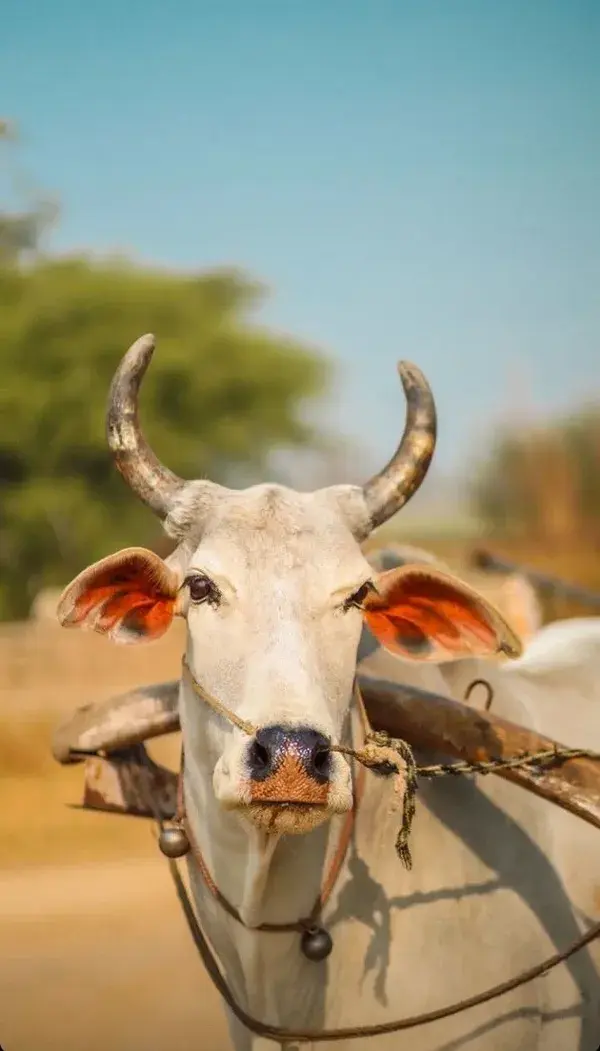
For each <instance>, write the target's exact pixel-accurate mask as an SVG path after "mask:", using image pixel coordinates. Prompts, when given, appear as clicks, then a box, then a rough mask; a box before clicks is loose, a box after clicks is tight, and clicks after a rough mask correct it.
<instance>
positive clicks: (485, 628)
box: [362, 565, 522, 661]
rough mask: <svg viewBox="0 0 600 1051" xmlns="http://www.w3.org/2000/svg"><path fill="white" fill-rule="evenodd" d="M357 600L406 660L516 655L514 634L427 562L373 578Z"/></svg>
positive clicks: (385, 642) (483, 602) (384, 640)
mask: <svg viewBox="0 0 600 1051" xmlns="http://www.w3.org/2000/svg"><path fill="white" fill-rule="evenodd" d="M374 584H375V588H376V590H375V591H373V592H371V593H370V594H369V595H368V596H367V598H366V599H365V601H364V602H363V603H362V609H363V613H364V618H365V621H366V623H367V626H368V627H369V629H370V630H371V632H372V633H373V635H374V636H375V637H376V638H377V640H378V641H379V642H380V643H381V645H382V646H384V647H385V648H386V649H387V650H389V651H390V652H391V653H395V654H396V655H397V656H399V657H404V658H405V659H406V660H417V661H444V660H457V659H459V658H461V657H476V656H478V657H490V656H493V655H494V654H497V653H505V654H506V655H507V656H509V657H518V656H519V655H520V654H521V652H522V646H521V642H520V640H519V638H518V637H517V635H515V633H514V631H513V630H512V628H511V627H509V625H508V624H507V622H506V621H505V619H504V617H503V616H502V615H501V614H500V613H499V612H498V610H497V609H495V607H494V606H492V605H491V603H490V602H488V601H487V599H484V598H483V597H482V596H481V595H478V594H477V592H476V591H474V590H473V589H472V588H470V587H469V586H468V585H467V584H463V583H462V581H460V580H457V579H456V578H455V577H452V576H450V574H448V573H443V572H441V571H440V570H438V569H434V568H432V567H431V566H425V565H421V566H401V567H400V568H399V569H391V570H389V571H388V572H387V573H381V574H380V575H379V576H378V577H375V579H374Z"/></svg>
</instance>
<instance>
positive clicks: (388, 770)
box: [332, 730, 600, 869]
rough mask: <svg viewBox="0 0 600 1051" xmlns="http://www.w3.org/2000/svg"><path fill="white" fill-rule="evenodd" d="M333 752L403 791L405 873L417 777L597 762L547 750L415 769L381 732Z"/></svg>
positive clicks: (404, 748)
mask: <svg viewBox="0 0 600 1051" xmlns="http://www.w3.org/2000/svg"><path fill="white" fill-rule="evenodd" d="M332 751H337V752H342V753H343V754H344V755H349V756H353V757H354V758H355V759H356V760H357V761H358V762H359V763H362V764H363V765H364V766H367V767H369V769H370V770H372V771H373V773H375V774H379V775H380V776H382V777H394V778H396V781H397V787H398V789H400V788H401V789H403V791H404V798H403V805H402V823H401V826H400V830H399V832H398V835H397V837H396V853H397V855H398V857H399V858H400V861H401V862H402V864H403V865H404V866H405V868H407V869H411V868H412V857H411V852H410V846H409V837H410V832H411V829H412V823H413V818H414V816H415V809H416V802H415V797H416V794H417V790H418V787H419V786H418V779H419V777H425V778H434V777H452V776H453V777H457V776H459V775H460V776H464V775H466V774H491V773H496V772H497V771H498V770H514V769H517V768H519V767H521V768H529V769H535V767H536V766H538V767H549V766H552V765H553V764H556V763H558V764H560V763H564V762H566V761H567V760H568V759H600V754H599V753H598V752H591V751H589V750H588V749H586V748H562V747H560V746H557V747H555V748H547V749H544V750H540V751H538V752H522V753H521V755H514V756H510V758H508V759H487V760H480V761H476V760H466V759H465V760H459V761H458V762H456V763H433V764H430V765H429V766H418V765H417V763H416V761H415V757H414V755H413V752H412V748H411V747H410V745H409V744H408V743H407V742H406V741H403V740H402V739H400V738H395V737H391V736H390V735H389V734H388V733H386V732H385V731H384V730H378V731H371V732H370V733H369V734H367V737H366V741H365V746H364V748H361V749H354V748H344V747H343V746H341V745H337V746H335V747H334V748H332Z"/></svg>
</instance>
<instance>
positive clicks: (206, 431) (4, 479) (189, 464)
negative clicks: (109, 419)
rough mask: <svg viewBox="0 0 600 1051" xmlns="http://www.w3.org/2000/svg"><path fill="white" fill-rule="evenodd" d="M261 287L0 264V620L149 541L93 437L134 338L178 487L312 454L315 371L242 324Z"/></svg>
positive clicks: (310, 362) (217, 276)
mask: <svg viewBox="0 0 600 1051" xmlns="http://www.w3.org/2000/svg"><path fill="white" fill-rule="evenodd" d="M259 294H260V289H259V288H258V287H257V286H256V285H254V284H252V283H251V282H249V281H248V280H247V279H245V278H244V277H243V276H242V275H240V274H238V273H236V272H218V273H210V274H204V275H200V276H181V275H177V274H172V273H168V272H167V273H164V272H157V271H150V270H144V269H140V268H139V267H136V266H133V265H131V264H127V263H124V262H115V263H111V264H108V263H102V264H101V263H94V262H91V261H90V260H87V259H68V260H60V261H59V260H53V261H39V262H38V263H37V264H36V265H34V266H29V267H27V268H25V267H18V266H15V265H10V266H7V265H5V266H4V267H2V266H0V302H1V303H2V311H0V369H1V374H2V384H1V385H0V387H1V389H0V617H4V618H7V617H16V616H22V615H25V614H26V613H27V611H28V609H29V607H30V605H31V601H32V598H33V597H34V595H35V593H36V592H37V591H38V590H39V588H40V587H42V586H53V585H58V584H62V583H64V582H65V581H66V580H67V579H69V578H70V577H71V576H72V575H73V574H75V573H77V572H78V571H79V570H80V569H81V568H82V567H83V566H84V565H85V564H86V563H88V562H89V561H90V560H94V559H97V558H101V557H102V556H103V555H105V554H107V553H109V552H110V551H112V550H114V549H115V548H117V547H119V546H126V545H129V544H150V545H152V544H154V543H155V542H157V540H158V538H159V536H160V535H161V534H160V527H159V525H158V523H157V521H156V520H155V519H154V518H153V516H152V515H151V514H150V512H149V511H147V510H146V509H145V508H144V507H142V506H141V505H140V504H139V503H138V501H137V500H136V499H135V497H134V496H133V495H132V494H131V493H130V492H129V490H128V489H127V487H126V486H125V485H124V483H123V481H122V479H121V477H120V476H119V474H118V472H117V471H116V469H115V468H114V466H113V463H112V459H111V457H110V455H109V453H108V450H107V446H106V438H105V429H104V428H105V424H104V414H105V406H106V398H107V393H108V387H109V384H110V380H111V376H112V374H113V371H114V369H115V367H116V365H117V364H118V362H119V360H120V358H121V356H122V354H123V353H124V351H125V350H126V349H127V347H128V346H129V344H130V343H131V342H132V341H133V340H134V339H135V338H136V337H137V336H139V335H141V334H142V333H143V332H146V331H153V332H155V333H156V335H157V349H156V352H155V356H154V359H153V362H152V365H151V366H150V369H149V370H148V375H147V376H146V379H145V381H144V386H143V390H142V395H141V413H140V415H141V420H142V425H143V427H144V430H145V432H146V434H147V436H148V439H149V441H150V442H151V444H152V445H153V447H154V448H155V449H156V451H157V453H158V455H159V456H160V458H161V459H162V460H164V462H165V463H167V464H168V465H169V466H170V467H171V468H172V469H173V470H175V471H176V472H177V473H178V474H180V475H181V476H183V477H191V478H201V477H211V478H213V479H214V480H216V481H224V482H226V481H228V480H230V478H231V474H230V472H231V470H233V469H239V468H240V467H242V468H246V469H247V470H251V471H254V472H256V471H258V470H260V469H261V468H263V467H264V465H265V463H266V459H267V456H268V454H269V452H270V451H271V450H272V449H274V448H282V447H292V448H293V447H301V446H305V445H307V444H310V443H311V442H314V441H316V440H317V437H318V435H317V433H316V431H315V429H314V428H313V427H311V426H309V425H308V424H307V423H306V422H305V421H304V420H303V413H302V410H303V404H304V402H305V400H306V399H308V398H312V397H314V396H315V395H318V394H320V393H321V392H322V391H323V389H324V385H325V382H326V379H327V376H328V367H327V365H326V363H325V362H324V361H323V359H322V358H321V357H320V356H318V355H317V354H316V353H315V352H314V351H311V350H309V349H307V348H305V347H302V346H300V345H299V344H297V343H295V342H293V341H291V340H286V339H284V338H282V337H280V336H274V335H272V334H270V333H269V332H266V331H264V330H262V329H260V328H259V327H257V326H253V325H251V324H250V322H249V320H248V318H247V313H248V310H249V308H250V307H251V306H254V305H255V304H256V302H257V300H258V297H259Z"/></svg>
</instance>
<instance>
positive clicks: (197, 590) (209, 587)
mask: <svg viewBox="0 0 600 1051" xmlns="http://www.w3.org/2000/svg"><path fill="white" fill-rule="evenodd" d="M186 584H187V586H188V591H189V593H190V598H191V600H192V602H195V603H197V604H198V605H199V604H200V603H202V602H218V600H219V589H218V587H217V585H216V584H213V582H212V580H209V578H208V577H205V576H204V575H203V574H202V573H194V574H193V576H190V577H187V578H186Z"/></svg>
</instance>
